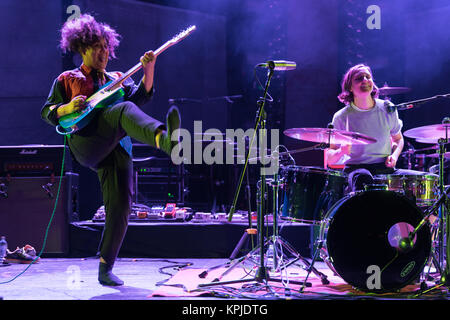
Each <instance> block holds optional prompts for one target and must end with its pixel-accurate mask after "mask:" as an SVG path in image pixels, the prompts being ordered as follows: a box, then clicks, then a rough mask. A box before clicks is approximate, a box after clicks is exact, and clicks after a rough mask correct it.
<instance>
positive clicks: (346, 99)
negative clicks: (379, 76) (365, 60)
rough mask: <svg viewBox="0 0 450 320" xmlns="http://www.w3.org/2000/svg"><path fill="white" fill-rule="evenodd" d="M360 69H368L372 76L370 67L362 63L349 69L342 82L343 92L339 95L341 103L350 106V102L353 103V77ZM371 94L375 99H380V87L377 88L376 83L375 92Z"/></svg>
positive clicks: (374, 85)
mask: <svg viewBox="0 0 450 320" xmlns="http://www.w3.org/2000/svg"><path fill="white" fill-rule="evenodd" d="M360 69H368V70H369V72H370V75H372V70H371V69H370V67H369V66H368V65H365V64H362V63H360V64H357V65H355V66H353V67H351V68H350V69H348V70H347V72H346V73H345V75H344V77H343V79H342V82H341V88H342V92H341V93H340V94H339V95H338V99H339V101H340V102H342V103H345V104H349V103H350V102H352V101H353V98H354V97H353V92H351V91H350V89H351V88H352V80H353V76H354V75H355V74H356V73H357V72H358V71H359V70H360ZM372 78H373V76H372ZM370 94H371V95H372V97H373V98H377V97H378V87H377V86H376V84H375V82H374V84H373V90H372V92H371V93H370Z"/></svg>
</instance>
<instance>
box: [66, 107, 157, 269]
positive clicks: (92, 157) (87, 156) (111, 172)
mask: <svg viewBox="0 0 450 320" xmlns="http://www.w3.org/2000/svg"><path fill="white" fill-rule="evenodd" d="M158 129H165V125H164V124H163V123H161V122H160V121H158V120H155V119H154V118H152V117H150V116H148V115H147V114H146V113H144V112H143V111H142V110H141V109H140V108H139V107H137V106H136V105H135V104H134V103H132V102H122V103H118V104H116V105H114V106H111V107H109V108H106V109H103V110H101V111H100V112H99V114H98V115H97V116H96V117H95V118H93V119H92V121H91V122H90V123H89V125H88V126H87V127H85V128H83V129H82V130H80V131H79V132H77V133H76V134H73V135H72V136H71V137H70V139H69V146H70V149H71V151H72V154H73V155H74V156H75V158H76V160H77V161H78V162H79V163H80V164H82V165H84V166H87V167H90V168H92V169H93V170H96V171H97V174H98V178H99V181H100V186H101V190H102V196H103V202H104V205H105V211H106V217H105V226H104V229H103V234H102V239H101V241H100V245H99V253H100V256H101V257H102V258H103V259H104V260H105V261H106V262H107V263H108V264H110V265H113V264H114V261H115V259H116V258H117V255H118V253H119V250H120V248H121V246H122V242H123V239H124V237H125V234H126V231H127V228H128V217H129V215H130V213H131V206H132V197H133V161H132V158H131V156H130V155H129V154H128V153H127V152H126V151H125V150H124V149H123V148H122V146H121V145H120V144H119V142H120V140H121V139H122V138H123V137H125V136H130V137H132V138H134V139H136V140H138V141H140V142H142V143H145V144H148V145H150V146H153V147H154V146H156V142H155V136H156V132H157V130H158Z"/></svg>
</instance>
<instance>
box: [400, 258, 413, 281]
mask: <svg viewBox="0 0 450 320" xmlns="http://www.w3.org/2000/svg"><path fill="white" fill-rule="evenodd" d="M415 265H416V262H415V261H411V262H410V263H408V264H407V265H406V266H405V267H404V268H403V270H402V272H400V276H401V277H402V278H404V277H406V276H407V275H408V274H409V273H410V272H411V271H412V270H413V269H414V266H415Z"/></svg>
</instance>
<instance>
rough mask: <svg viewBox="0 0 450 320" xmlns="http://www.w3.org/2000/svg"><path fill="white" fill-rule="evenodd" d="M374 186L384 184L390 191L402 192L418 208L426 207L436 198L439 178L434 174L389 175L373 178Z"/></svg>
mask: <svg viewBox="0 0 450 320" xmlns="http://www.w3.org/2000/svg"><path fill="white" fill-rule="evenodd" d="M374 179H375V183H376V184H385V185H387V189H388V190H391V191H397V192H402V193H403V194H404V195H405V196H406V197H407V198H409V199H411V200H413V201H415V202H416V205H417V206H419V207H428V206H431V205H433V203H434V202H435V201H436V199H437V198H438V183H439V177H438V176H437V175H435V174H423V175H410V174H390V175H377V176H375V177H374Z"/></svg>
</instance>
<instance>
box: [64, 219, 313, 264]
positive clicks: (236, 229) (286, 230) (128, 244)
mask: <svg viewBox="0 0 450 320" xmlns="http://www.w3.org/2000/svg"><path fill="white" fill-rule="evenodd" d="M247 228H248V226H247V225H245V224H217V223H210V224H208V223H188V222H187V223H185V222H174V223H130V225H129V227H128V231H127V234H126V237H125V239H124V242H123V245H122V248H121V251H120V253H119V257H146V258H229V257H230V256H231V254H232V253H233V250H234V249H235V248H236V247H237V245H238V243H239V240H240V239H241V237H242V236H243V234H244V233H245V230H246V229H247ZM102 230H103V224H102V223H83V222H76V223H72V224H71V225H70V239H71V246H70V248H71V250H70V256H71V257H88V256H95V255H96V253H97V249H98V243H99V241H100V238H101V233H102ZM264 233H265V234H266V232H265V231H264ZM268 234H269V236H270V235H271V234H272V228H271V227H269V230H268ZM312 234H313V233H312V227H310V226H308V225H300V224H299V225H286V226H284V227H283V228H282V229H281V232H280V234H279V235H280V237H281V238H282V239H283V240H285V241H287V242H288V243H289V244H290V245H291V246H292V247H293V248H294V249H295V250H296V251H297V252H298V253H300V254H301V255H302V256H304V257H311V249H310V243H311V237H312ZM257 242H258V239H257V238H256V237H255V238H254V244H255V245H256V244H257ZM250 247H251V242H247V244H246V246H243V247H242V250H241V251H240V252H239V253H238V255H237V257H239V256H242V255H243V254H245V253H247V252H248V249H249V248H250Z"/></svg>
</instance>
